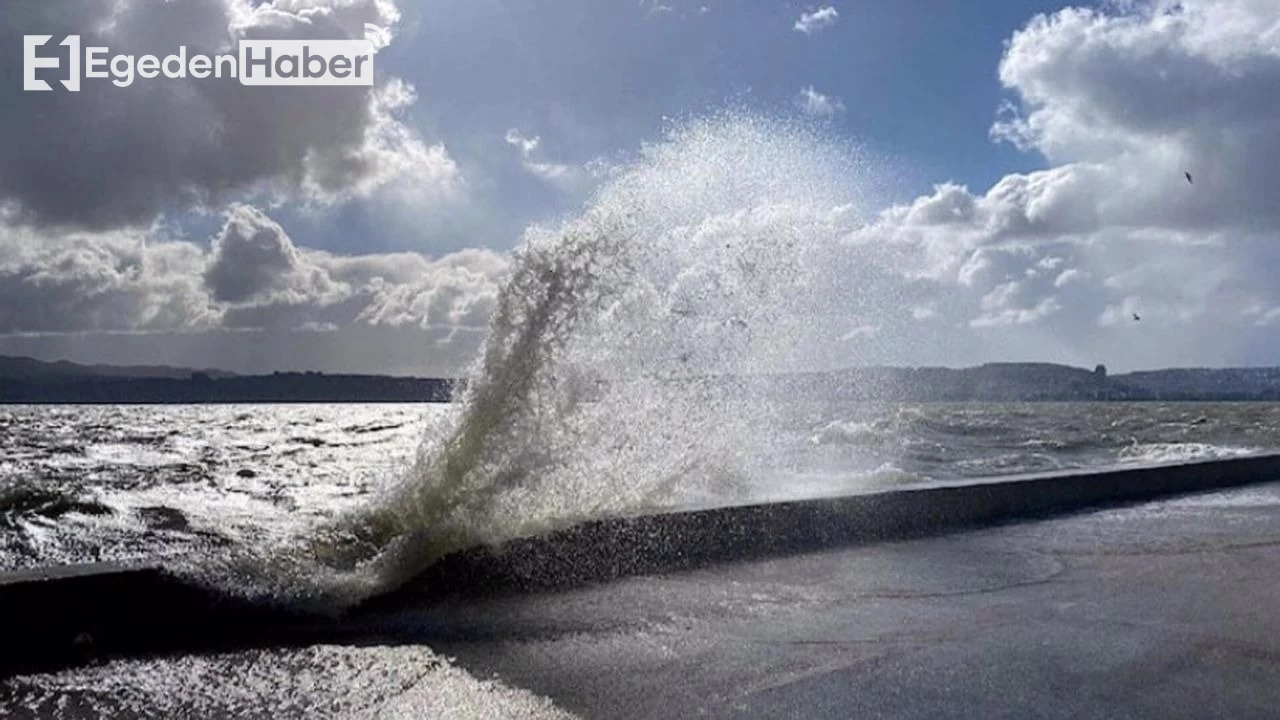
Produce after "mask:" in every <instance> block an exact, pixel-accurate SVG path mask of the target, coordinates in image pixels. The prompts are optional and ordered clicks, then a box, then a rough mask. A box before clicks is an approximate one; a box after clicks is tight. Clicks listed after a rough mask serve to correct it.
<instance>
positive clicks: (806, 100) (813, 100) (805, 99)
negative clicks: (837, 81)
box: [796, 85, 845, 117]
mask: <svg viewBox="0 0 1280 720" xmlns="http://www.w3.org/2000/svg"><path fill="white" fill-rule="evenodd" d="M796 106H797V107H799V108H800V109H801V110H804V111H805V112H806V113H807V114H809V115H814V116H816V117H832V116H835V115H839V114H841V113H843V112H844V111H845V107H844V103H843V102H841V100H840V98H837V97H831V96H829V95H823V94H822V93H820V92H818V91H817V90H815V89H814V88H813V86H812V85H810V86H808V87H806V88H801V90H800V94H799V95H797V96H796Z"/></svg>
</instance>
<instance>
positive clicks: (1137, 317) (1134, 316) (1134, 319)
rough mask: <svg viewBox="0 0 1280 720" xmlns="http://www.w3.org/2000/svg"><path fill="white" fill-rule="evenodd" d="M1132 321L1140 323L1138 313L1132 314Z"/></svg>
mask: <svg viewBox="0 0 1280 720" xmlns="http://www.w3.org/2000/svg"><path fill="white" fill-rule="evenodd" d="M1133 321H1134V322H1142V316H1141V315H1139V314H1138V313H1134V314H1133Z"/></svg>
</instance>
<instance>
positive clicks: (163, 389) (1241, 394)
mask: <svg viewBox="0 0 1280 720" xmlns="http://www.w3.org/2000/svg"><path fill="white" fill-rule="evenodd" d="M693 379H694V378H689V380H693ZM673 382H681V381H680V380H673ZM730 382H733V381H730ZM765 384H766V385H767V386H770V387H772V388H773V390H772V391H773V392H777V393H778V394H779V396H781V397H789V398H808V399H814V400H822V399H837V400H848V401H859V400H874V401H887V402H1051V401H1058V402H1072V401H1151V400H1163V401H1215V400H1218V401H1260V400H1266V401H1280V368H1223V369H1214V368H1189V369H1170V370H1149V371H1143V372H1135V373H1126V374H1122V375H1109V374H1108V373H1107V371H1106V368H1105V367H1103V366H1101V365H1100V366H1098V367H1097V368H1095V369H1093V370H1087V369H1084V368H1076V367H1070V366H1066V365H1055V364H1052V363H990V364H987V365H980V366H977V367H969V368H946V367H887V366H881V367H862V368H851V369H848V370H840V371H836V372H825V373H796V374H791V375H781V376H776V377H774V378H771V379H769V380H768V381H767V382H766V383H765ZM456 386H457V383H456V382H455V381H452V380H448V379H440V378H398V377H383V376H375V375H325V374H321V373H275V374H272V375H235V374H233V373H227V372H221V371H217V370H192V369H187V368H173V367H113V366H106V365H92V366H90V365H76V364H74V363H69V362H56V363H49V362H42V361H40V360H33V359H31V358H15V357H2V356H0V403H258V402H448V401H449V400H450V399H451V398H452V397H453V392H454V389H455V387H456ZM753 387H759V385H758V384H754V383H753ZM765 392H770V391H768V390H766V391H765Z"/></svg>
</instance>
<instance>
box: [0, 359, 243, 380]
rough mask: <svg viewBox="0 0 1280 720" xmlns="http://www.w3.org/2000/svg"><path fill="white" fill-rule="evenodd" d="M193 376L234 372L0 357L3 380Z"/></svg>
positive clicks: (184, 378)
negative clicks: (80, 363) (81, 363)
mask: <svg viewBox="0 0 1280 720" xmlns="http://www.w3.org/2000/svg"><path fill="white" fill-rule="evenodd" d="M196 373H204V374H205V375H208V376H209V377H212V378H229V377H235V373H229V372H223V371H221V370H193V369H191V368H175V367H168V366H163V365H160V366H118V365H77V364H75V363H72V362H67V361H66V360H59V361H58V362H44V361H43V360H36V359H34V358H29V357H6V356H3V355H0V379H6V380H38V381H42V382H48V381H58V380H83V379H86V378H169V379H174V380H186V379H189V378H190V377H191V376H192V375H194V374H196Z"/></svg>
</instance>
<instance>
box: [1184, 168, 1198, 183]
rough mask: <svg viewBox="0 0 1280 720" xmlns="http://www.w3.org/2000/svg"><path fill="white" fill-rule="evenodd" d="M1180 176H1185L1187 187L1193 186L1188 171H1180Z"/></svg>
mask: <svg viewBox="0 0 1280 720" xmlns="http://www.w3.org/2000/svg"><path fill="white" fill-rule="evenodd" d="M1182 174H1183V175H1186V176H1187V184H1188V185H1195V183H1194V182H1192V181H1191V173H1190V172H1188V171H1186V170H1183V171H1182Z"/></svg>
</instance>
